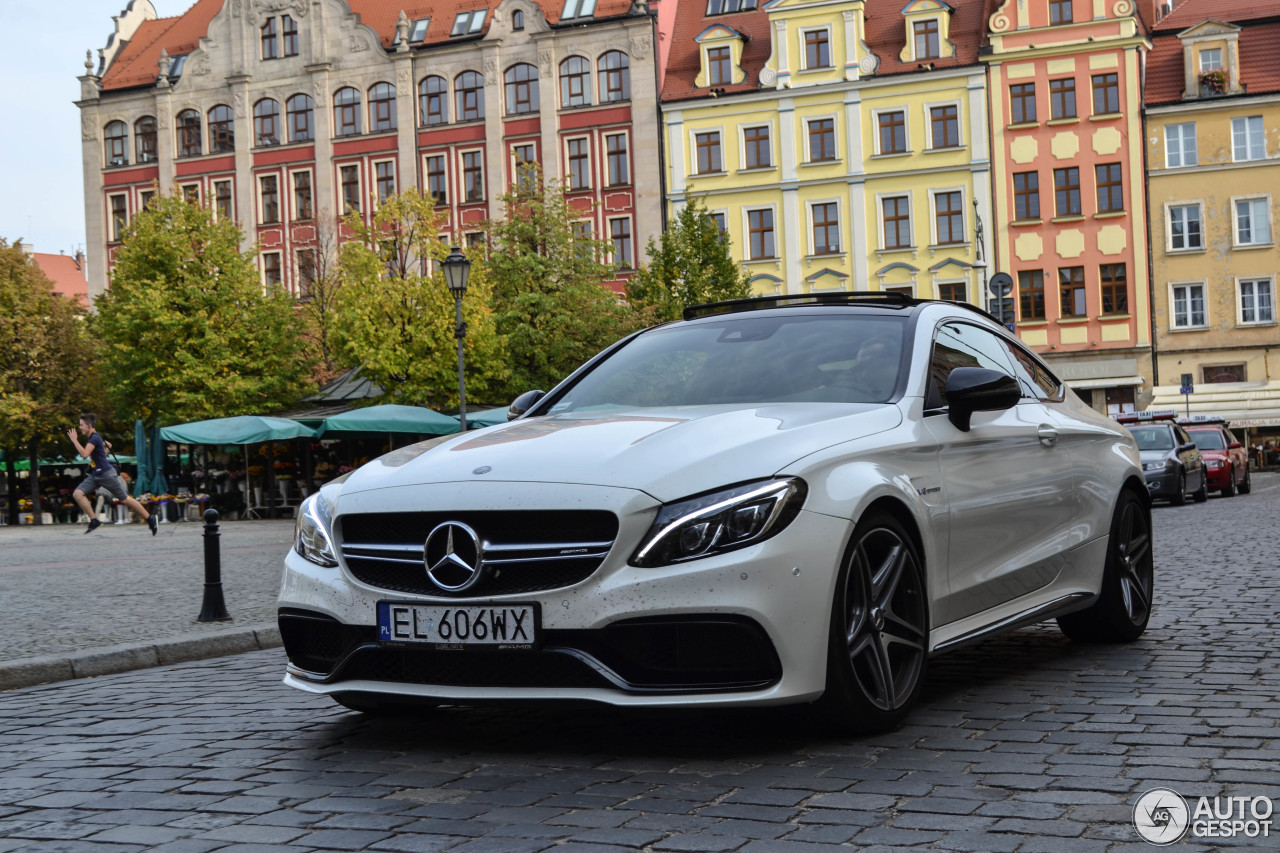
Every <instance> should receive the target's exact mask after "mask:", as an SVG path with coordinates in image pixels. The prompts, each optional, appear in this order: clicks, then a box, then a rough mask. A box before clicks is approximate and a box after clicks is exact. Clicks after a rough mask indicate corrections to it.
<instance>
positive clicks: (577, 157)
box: [567, 137, 591, 190]
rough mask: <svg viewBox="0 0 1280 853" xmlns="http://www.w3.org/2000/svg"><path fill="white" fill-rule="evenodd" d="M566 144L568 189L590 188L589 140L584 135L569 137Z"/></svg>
mask: <svg viewBox="0 0 1280 853" xmlns="http://www.w3.org/2000/svg"><path fill="white" fill-rule="evenodd" d="M567 146H568V160H569V189H571V190H586V189H590V188H591V156H590V150H589V149H590V146H589V141H588V140H587V138H586V137H579V138H577V139H570V140H569V141H568V143H567Z"/></svg>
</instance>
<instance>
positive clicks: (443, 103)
mask: <svg viewBox="0 0 1280 853" xmlns="http://www.w3.org/2000/svg"><path fill="white" fill-rule="evenodd" d="M418 114H419V116H420V121H421V122H422V124H423V125H425V126H427V127H430V126H431V125H436V124H445V123H446V122H448V121H449V84H448V83H447V82H446V81H445V79H444V78H443V77H435V76H431V77H424V78H422V82H421V83H419V84H418Z"/></svg>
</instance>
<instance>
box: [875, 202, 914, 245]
mask: <svg viewBox="0 0 1280 853" xmlns="http://www.w3.org/2000/svg"><path fill="white" fill-rule="evenodd" d="M881 209H882V210H883V211H884V247H885V248H886V249H909V248H911V200H910V199H909V198H907V196H905V195H900V196H891V197H890V198H886V199H882V200H881Z"/></svg>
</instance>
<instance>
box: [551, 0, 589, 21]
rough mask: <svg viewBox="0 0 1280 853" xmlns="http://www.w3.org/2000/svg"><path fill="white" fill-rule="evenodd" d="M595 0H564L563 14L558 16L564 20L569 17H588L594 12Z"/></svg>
mask: <svg viewBox="0 0 1280 853" xmlns="http://www.w3.org/2000/svg"><path fill="white" fill-rule="evenodd" d="M595 11H596V0H565V3H564V14H563V15H561V16H560V20H562V21H566V20H569V19H570V18H590V17H591V16H592V15H594V14H595Z"/></svg>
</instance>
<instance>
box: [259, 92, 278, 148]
mask: <svg viewBox="0 0 1280 853" xmlns="http://www.w3.org/2000/svg"><path fill="white" fill-rule="evenodd" d="M279 122H280V105H279V104H277V103H276V102H275V101H273V100H272V99H271V98H263V99H262V100H261V101H258V103H256V104H254V105H253V144H254V145H255V146H257V147H258V148H262V147H264V146H267V145H279V144H280V136H279V132H280V131H279Z"/></svg>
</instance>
